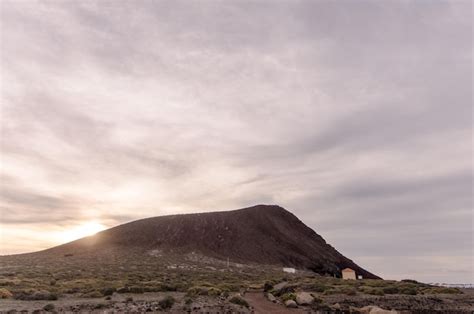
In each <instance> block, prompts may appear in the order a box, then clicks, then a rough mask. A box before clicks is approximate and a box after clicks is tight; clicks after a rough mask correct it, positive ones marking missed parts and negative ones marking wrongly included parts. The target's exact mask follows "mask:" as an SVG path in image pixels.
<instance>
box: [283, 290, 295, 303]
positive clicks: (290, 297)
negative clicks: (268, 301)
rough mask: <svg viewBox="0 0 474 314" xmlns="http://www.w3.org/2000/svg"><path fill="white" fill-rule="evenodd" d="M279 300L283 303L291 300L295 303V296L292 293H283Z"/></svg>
mask: <svg viewBox="0 0 474 314" xmlns="http://www.w3.org/2000/svg"><path fill="white" fill-rule="evenodd" d="M281 300H282V301H283V302H286V301H288V300H293V301H296V294H294V293H292V292H289V293H285V294H283V295H282V296H281Z"/></svg>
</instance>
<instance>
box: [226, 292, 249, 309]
mask: <svg viewBox="0 0 474 314" xmlns="http://www.w3.org/2000/svg"><path fill="white" fill-rule="evenodd" d="M229 302H230V303H233V304H237V305H240V306H245V307H249V304H248V302H247V301H246V300H245V299H244V298H242V297H240V296H238V295H236V296H233V297H232V298H230V299H229Z"/></svg>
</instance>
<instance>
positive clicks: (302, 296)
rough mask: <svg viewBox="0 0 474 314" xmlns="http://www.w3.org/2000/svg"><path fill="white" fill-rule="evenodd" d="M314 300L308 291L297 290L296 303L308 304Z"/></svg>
mask: <svg viewBox="0 0 474 314" xmlns="http://www.w3.org/2000/svg"><path fill="white" fill-rule="evenodd" d="M313 301H314V298H313V296H312V295H311V294H309V293H308V292H298V293H296V303H298V305H310V304H312V303H313Z"/></svg>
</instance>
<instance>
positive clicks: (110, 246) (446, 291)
mask: <svg viewBox="0 0 474 314" xmlns="http://www.w3.org/2000/svg"><path fill="white" fill-rule="evenodd" d="M283 267H294V268H296V269H297V270H296V272H295V273H286V272H284V271H283ZM343 267H351V268H353V269H354V270H356V272H357V273H358V274H362V275H363V276H364V279H363V280H343V279H341V278H338V277H339V276H340V270H341V268H343ZM0 299H1V300H0V312H11V313H15V311H16V312H25V311H26V312H96V313H112V312H115V313H122V312H136V313H138V312H163V311H167V312H171V313H186V312H187V313H293V312H294V313H298V312H300V313H472V311H473V309H474V298H473V293H472V289H463V290H461V289H456V288H443V287H435V286H431V285H427V284H423V283H419V282H416V281H413V280H404V281H399V282H397V281H389V280H381V279H379V277H377V276H375V275H373V274H371V273H370V272H368V271H366V270H364V269H362V268H360V267H359V266H357V265H356V264H355V263H354V262H352V261H351V260H349V259H348V258H346V257H344V256H342V255H341V254H340V253H338V252H337V251H336V250H335V249H334V248H333V247H331V246H330V245H329V244H327V243H326V242H325V241H324V240H323V239H322V238H321V237H320V236H319V235H317V234H316V232H314V231H313V230H311V229H310V228H308V227H307V226H306V225H304V224H303V223H302V222H301V221H300V220H299V219H298V218H296V217H295V216H294V215H293V214H291V213H289V212H288V211H286V210H285V209H283V208H281V207H278V206H262V205H260V206H255V207H251V208H246V209H241V210H236V211H228V212H218V213H206V214H192V215H174V216H163V217H156V218H150V219H144V220H139V221H135V222H131V223H128V224H125V225H121V226H118V227H115V228H112V229H109V230H106V231H103V232H101V233H99V234H97V235H95V236H92V237H88V238H84V239H80V240H77V241H74V242H71V243H68V244H65V245H61V246H58V247H55V248H52V249H49V250H45V251H41V252H36V253H30V254H20V255H11V256H2V257H0ZM384 311H387V312H384Z"/></svg>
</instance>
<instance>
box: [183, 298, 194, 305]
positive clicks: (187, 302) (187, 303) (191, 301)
mask: <svg viewBox="0 0 474 314" xmlns="http://www.w3.org/2000/svg"><path fill="white" fill-rule="evenodd" d="M184 304H186V305H191V304H193V299H191V298H186V299H185V300H184Z"/></svg>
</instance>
